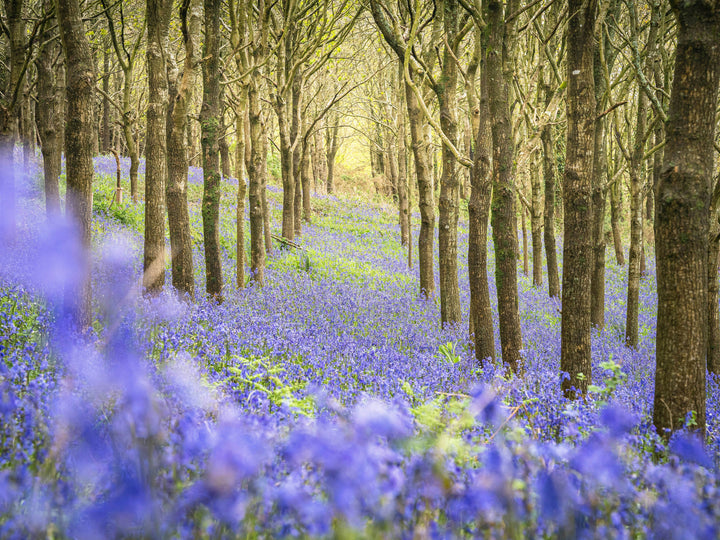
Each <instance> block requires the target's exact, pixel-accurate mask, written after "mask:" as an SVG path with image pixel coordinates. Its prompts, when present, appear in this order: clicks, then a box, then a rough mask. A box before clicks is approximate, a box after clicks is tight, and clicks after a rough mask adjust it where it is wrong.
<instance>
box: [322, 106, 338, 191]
mask: <svg viewBox="0 0 720 540" xmlns="http://www.w3.org/2000/svg"><path fill="white" fill-rule="evenodd" d="M339 131H340V122H339V121H338V120H337V119H336V120H335V123H334V125H333V127H332V128H331V127H328V128H327V131H326V133H327V138H326V141H325V152H326V158H327V192H328V193H329V194H331V193H332V192H333V184H334V182H335V178H334V176H335V155H336V154H337V151H338V149H339V147H338V132H339Z"/></svg>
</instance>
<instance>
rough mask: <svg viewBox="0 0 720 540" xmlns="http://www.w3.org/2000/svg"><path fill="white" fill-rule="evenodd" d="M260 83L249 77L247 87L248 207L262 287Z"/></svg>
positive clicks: (254, 274) (255, 276)
mask: <svg viewBox="0 0 720 540" xmlns="http://www.w3.org/2000/svg"><path fill="white" fill-rule="evenodd" d="M258 90H259V89H258V82H257V81H256V80H255V78H254V77H250V80H249V83H248V112H249V122H250V161H249V162H248V164H247V169H248V183H249V185H248V190H249V193H248V199H249V200H248V204H249V205H250V278H251V279H252V280H253V281H255V282H256V283H258V284H259V285H262V284H263V282H264V280H265V242H264V218H263V201H262V192H263V189H264V187H265V176H266V174H267V157H266V155H265V144H264V141H263V138H264V137H265V123H264V122H263V118H262V108H261V106H260V96H259V95H258V94H259V91H258Z"/></svg>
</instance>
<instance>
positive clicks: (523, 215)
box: [520, 205, 530, 276]
mask: <svg viewBox="0 0 720 540" xmlns="http://www.w3.org/2000/svg"><path fill="white" fill-rule="evenodd" d="M520 219H521V222H522V225H521V226H522V241H523V274H524V275H525V276H527V275H529V274H530V257H528V230H527V208H525V207H524V206H522V205H521V206H520Z"/></svg>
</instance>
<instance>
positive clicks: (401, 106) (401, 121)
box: [395, 65, 410, 246]
mask: <svg viewBox="0 0 720 540" xmlns="http://www.w3.org/2000/svg"><path fill="white" fill-rule="evenodd" d="M399 70H400V72H399V75H398V86H397V88H396V89H395V95H396V96H397V102H398V103H397V105H398V106H397V109H396V111H397V112H396V114H397V164H398V213H399V216H398V218H399V221H400V244H401V245H402V246H407V245H408V242H409V241H410V220H409V213H410V207H409V204H408V174H407V148H406V146H405V139H406V133H405V123H406V122H405V114H406V109H405V99H404V98H405V90H404V87H405V86H404V84H403V78H404V74H403V69H402V66H401V65H399Z"/></svg>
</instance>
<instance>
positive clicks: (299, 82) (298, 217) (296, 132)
mask: <svg viewBox="0 0 720 540" xmlns="http://www.w3.org/2000/svg"><path fill="white" fill-rule="evenodd" d="M302 89H303V79H302V73H301V72H300V70H298V71H297V72H296V74H295V78H294V79H293V84H292V109H291V113H292V123H291V125H290V139H291V143H292V169H293V175H292V177H293V180H294V182H295V197H294V198H293V227H294V229H295V234H296V235H298V236H299V235H301V234H302V208H303V204H302V202H303V188H302V163H301V162H302V154H303V152H304V149H303V144H302V137H301V129H302V115H301V105H302Z"/></svg>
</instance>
